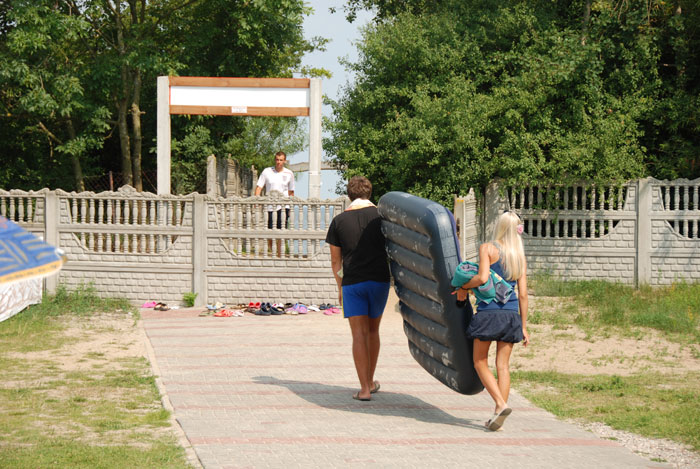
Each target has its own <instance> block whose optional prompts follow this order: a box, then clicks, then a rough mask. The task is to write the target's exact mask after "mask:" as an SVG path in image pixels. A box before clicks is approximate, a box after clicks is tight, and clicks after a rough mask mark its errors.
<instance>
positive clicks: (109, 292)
mask: <svg viewBox="0 0 700 469" xmlns="http://www.w3.org/2000/svg"><path fill="white" fill-rule="evenodd" d="M346 205H347V198H339V199H336V200H325V201H323V200H302V199H298V198H294V197H293V198H281V197H279V196H277V195H272V196H266V197H248V198H238V197H234V198H219V197H217V198H214V197H208V196H204V195H200V194H191V195H187V196H173V195H162V196H158V195H155V194H150V193H143V192H137V191H135V190H134V189H133V188H130V187H128V186H126V187H124V188H122V189H120V190H119V191H118V192H103V193H100V194H95V193H91V192H83V193H68V192H64V191H61V190H57V191H49V190H47V189H44V190H41V191H37V192H34V191H30V192H24V191H17V190H12V191H2V190H0V214H2V215H4V216H6V217H7V218H9V219H11V220H13V221H15V222H17V223H19V224H20V225H22V226H23V227H24V228H26V229H28V230H30V231H32V232H33V233H35V234H37V235H39V236H42V237H44V239H46V241H48V242H49V243H51V244H53V245H55V246H58V247H60V248H61V249H63V250H64V251H65V252H66V255H67V258H68V262H67V263H66V264H65V266H64V268H63V269H62V270H61V272H60V273H59V274H58V275H57V276H54V277H50V278H48V279H47V280H46V287H47V289H49V290H50V291H53V290H55V288H56V286H57V285H58V283H59V282H60V283H61V284H64V285H66V286H67V287H68V288H74V287H77V286H78V285H80V284H88V283H91V284H93V285H94V286H95V288H96V290H97V291H98V293H99V294H101V295H103V296H115V297H117V296H118V297H125V298H128V299H129V300H131V301H133V302H134V303H139V302H143V301H146V300H158V301H164V302H167V303H170V304H178V303H180V302H181V300H182V297H183V294H184V293H186V292H194V293H197V299H196V304H198V305H204V304H206V303H213V302H216V301H221V302H222V303H226V304H235V303H248V302H249V301H263V300H264V301H270V302H278V301H280V302H286V301H293V302H294V301H301V302H307V303H333V302H335V301H337V300H336V298H337V291H336V285H335V280H334V279H333V276H332V274H331V270H330V251H329V249H328V247H327V246H326V245H325V242H324V240H325V234H326V231H327V229H328V225H329V224H330V221H331V220H332V218H333V217H334V216H335V215H336V214H337V213H340V212H341V211H343V210H344V209H345V206H346ZM277 208H280V209H281V212H278V211H277V210H276V209H277ZM287 210H288V211H289V218H288V219H287V220H286V223H284V221H285V220H284V219H286V213H287ZM280 213H281V216H282V217H283V218H284V219H282V220H279V222H280V225H281V226H282V228H281V229H276V227H277V224H278V219H277V218H278V216H280ZM268 217H270V219H268ZM270 222H271V223H272V226H273V227H275V229H269V228H268V224H269V223H270Z"/></svg>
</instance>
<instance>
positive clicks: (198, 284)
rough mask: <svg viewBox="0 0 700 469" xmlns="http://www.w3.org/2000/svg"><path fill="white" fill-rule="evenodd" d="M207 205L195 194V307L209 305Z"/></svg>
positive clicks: (193, 248) (199, 195) (193, 211)
mask: <svg viewBox="0 0 700 469" xmlns="http://www.w3.org/2000/svg"><path fill="white" fill-rule="evenodd" d="M206 266H207V203H206V201H205V200H204V195H202V194H195V195H194V199H193V202H192V292H193V293H196V294H197V297H196V298H195V301H194V305H195V306H204V305H206V304H207V301H208V299H207V276H206V272H205V268H206Z"/></svg>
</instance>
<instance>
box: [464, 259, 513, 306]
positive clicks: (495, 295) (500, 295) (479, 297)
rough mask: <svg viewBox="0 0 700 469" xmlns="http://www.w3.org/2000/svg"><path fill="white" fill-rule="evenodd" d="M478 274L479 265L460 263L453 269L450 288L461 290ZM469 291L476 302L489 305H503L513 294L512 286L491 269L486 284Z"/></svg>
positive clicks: (466, 262) (469, 262) (468, 262)
mask: <svg viewBox="0 0 700 469" xmlns="http://www.w3.org/2000/svg"><path fill="white" fill-rule="evenodd" d="M478 273H479V264H477V263H476V262H471V261H464V262H461V263H460V264H459V265H458V266H457V269H455V275H454V277H452V286H453V287H455V288H461V287H462V285H464V284H466V283H467V282H469V281H470V280H471V279H472V278H474V276H475V275H477V274H478ZM471 291H472V293H474V296H475V297H476V301H477V302H480V303H486V304H489V303H491V302H492V301H497V302H498V303H504V304H505V303H506V302H507V301H508V300H509V299H510V296H511V295H512V294H513V286H512V285H511V284H509V283H508V282H506V281H505V280H504V279H503V277H501V276H500V275H498V274H497V273H496V272H494V271H493V269H490V272H489V277H488V280H486V283H484V284H483V285H479V286H478V287H476V288H472V289H471Z"/></svg>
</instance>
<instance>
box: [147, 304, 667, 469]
mask: <svg viewBox="0 0 700 469" xmlns="http://www.w3.org/2000/svg"><path fill="white" fill-rule="evenodd" d="M395 301H396V298H395V296H394V295H393V292H392V296H391V297H390V303H389V305H388V306H387V310H386V312H385V315H384V319H383V321H382V328H381V331H380V332H381V337H382V349H381V353H380V357H379V365H378V371H377V375H376V378H377V379H378V380H379V381H380V382H381V390H380V391H379V392H378V393H377V394H375V395H373V398H372V401H370V402H359V401H355V400H353V399H352V398H351V396H352V394H353V393H354V392H355V391H356V390H357V387H358V385H357V378H356V374H355V368H354V365H353V361H352V355H351V337H350V331H349V326H348V324H347V321H346V320H344V319H343V318H342V317H340V316H325V315H323V314H322V313H310V314H307V315H299V316H287V315H285V316H267V317H263V316H254V315H246V316H245V317H229V318H216V317H200V316H199V311H200V310H195V309H186V310H175V311H167V312H159V311H152V310H142V318H143V319H142V321H141V324H142V327H143V328H144V331H145V333H146V336H147V337H148V341H149V343H150V355H151V361H152V364H153V366H154V369H155V371H156V374H157V375H158V377H159V383H160V386H161V391H162V392H163V394H164V400H165V401H166V403H168V405H171V406H172V409H173V412H174V416H175V418H176V419H177V421H178V423H179V424H180V426H181V427H182V429H183V430H184V434H185V435H186V438H187V440H188V441H189V444H190V445H191V449H190V454H192V455H193V456H192V457H193V459H195V461H196V462H197V463H198V464H201V466H203V467H204V468H206V469H219V468H221V469H228V468H258V467H273V468H281V467H284V468H297V467H298V468H309V467H324V468H333V467H343V468H348V467H366V466H374V467H383V468H384V467H397V468H410V467H416V468H426V467H436V468H437V467H439V468H452V467H455V468H456V467H459V468H464V467H487V466H492V467H493V466H496V467H514V468H590V467H596V468H628V467H669V466H667V465H664V464H658V463H653V462H650V461H648V460H646V459H644V458H642V457H641V456H638V455H636V454H634V453H632V452H631V451H629V450H627V449H626V448H624V447H622V446H620V445H619V444H618V443H616V442H615V441H610V440H604V439H600V438H597V437H596V436H595V435H593V434H592V433H589V432H587V431H585V430H582V429H580V428H578V427H576V426H574V425H571V424H567V423H565V422H562V421H559V420H557V419H556V418H555V417H554V416H553V415H551V414H549V413H548V412H545V411H544V410H541V409H538V408H536V407H534V406H533V405H532V404H531V403H530V402H529V401H527V400H526V399H525V398H524V397H522V396H520V395H519V394H518V393H517V392H513V393H512V395H511V399H510V406H511V407H512V408H513V413H512V414H511V416H510V417H509V418H508V420H507V421H506V424H505V426H504V429H503V430H502V431H499V432H489V431H486V430H485V429H484V428H483V422H484V421H485V420H486V419H487V418H488V416H489V414H490V413H491V412H492V410H493V404H492V401H491V398H490V397H489V396H488V394H486V393H485V392H482V393H481V394H478V395H476V396H464V395H461V394H458V393H456V392H454V391H452V390H451V389H449V388H447V387H446V386H444V385H443V384H441V383H440V382H438V381H437V380H435V379H434V378H433V377H432V376H430V375H429V374H428V373H427V372H425V371H424V370H423V369H422V368H421V367H420V366H419V365H418V364H417V363H416V362H415V361H414V360H413V358H412V357H411V355H410V353H409V351H408V346H407V342H406V337H405V336H404V333H403V329H402V323H401V316H400V315H399V313H397V312H396V311H395V308H394V303H395ZM514 353H517V350H516V352H514ZM192 449H193V451H192ZM195 454H196V456H194V455H195Z"/></svg>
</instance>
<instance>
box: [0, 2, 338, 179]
mask: <svg viewBox="0 0 700 469" xmlns="http://www.w3.org/2000/svg"><path fill="white" fill-rule="evenodd" d="M309 12H310V10H309V9H308V8H307V7H304V4H303V1H302V0H268V1H261V0H254V1H250V0H159V1H154V2H151V1H149V2H146V1H136V0H100V1H97V0H85V1H79V0H31V1H29V0H9V1H8V2H3V4H2V6H1V7H0V66H1V71H0V85H2V88H3V91H2V92H1V94H0V100H2V101H0V109H2V111H3V116H2V119H3V122H4V123H6V125H4V128H3V129H2V130H0V136H2V135H4V134H6V133H7V132H9V129H10V128H12V129H13V130H15V131H16V130H20V132H21V133H22V134H23V135H25V137H26V138H27V142H24V144H23V145H17V148H18V149H19V148H22V149H23V151H25V152H26V151H28V150H29V149H32V151H35V150H36V151H37V152H38V154H35V153H31V154H29V153H22V154H20V155H18V156H17V164H18V165H20V166H21V163H26V165H29V166H42V165H39V164H35V163H34V162H35V161H39V160H45V159H46V158H45V157H44V156H43V155H41V153H42V150H41V148H42V147H43V149H44V150H43V151H44V152H45V153H52V152H53V151H54V150H55V151H56V152H57V153H59V154H61V155H66V156H70V158H72V159H73V162H74V168H76V169H75V175H74V176H75V181H76V183H75V187H77V188H81V178H82V177H81V176H80V172H79V169H80V168H81V166H87V167H88V168H89V169H90V171H99V170H100V169H101V168H109V169H119V170H120V171H121V173H122V174H123V179H124V182H125V183H127V184H131V185H134V186H135V187H136V188H137V189H141V187H142V181H141V173H142V166H144V165H145V166H148V167H153V166H154V165H155V158H150V159H148V161H144V154H146V155H148V154H149V151H152V149H153V147H155V133H156V132H155V130H156V129H155V126H156V112H155V109H156V99H155V97H156V92H155V86H156V77H157V76H158V75H175V74H180V75H205V76H262V77H275V76H291V74H292V72H293V71H297V72H302V73H303V72H307V73H316V74H317V73H325V72H324V71H323V70H320V71H319V70H303V69H302V68H301V67H300V63H301V57H302V56H303V54H304V53H305V52H307V51H311V50H314V49H315V48H317V47H322V46H323V43H324V40H322V39H319V38H315V39H314V40H311V41H307V40H305V39H304V37H303V31H302V22H303V16H304V15H305V14H308V13H309ZM173 121H174V125H173V127H174V135H177V136H179V138H181V139H184V138H186V137H187V135H183V134H181V133H179V131H180V130H184V131H185V132H187V131H193V132H195V133H196V135H194V136H193V137H192V139H191V140H193V141H199V139H201V138H203V136H204V135H205V134H204V133H202V132H201V131H199V130H197V129H196V127H194V126H192V125H191V120H190V119H186V118H184V119H177V118H175V119H173ZM200 125H204V126H205V127H206V128H207V129H208V130H209V133H208V135H209V137H208V138H209V140H207V142H206V144H207V145H208V146H210V147H212V148H213V149H214V150H215V151H219V150H222V149H223V148H224V144H226V142H228V141H229V140H231V139H236V138H240V135H241V132H244V131H245V130H246V127H245V125H244V124H243V123H242V121H240V120H238V121H236V120H233V119H216V120H214V119H208V120H206V119H205V120H204V121H202V122H200ZM285 129H287V130H288V131H292V132H293V131H297V129H296V126H294V125H287V126H286V127H285ZM32 130H35V131H37V132H43V135H42V136H41V138H37V137H36V136H33V137H32V138H29V135H27V134H28V132H31V131H32ZM59 130H60V132H59ZM44 139H45V140H44ZM114 140H116V142H115V141H114ZM29 143H31V145H29ZM144 145H146V146H147V147H146V150H144ZM176 157H177V155H176ZM117 162H118V163H117ZM80 163H82V165H81V164H80ZM86 163H89V164H86ZM115 166H116V167H115ZM57 167H58V165H57ZM61 167H62V166H61ZM10 173H14V172H13V171H11V172H10ZM34 174H37V173H34ZM7 177H8V180H9V181H10V182H11V181H13V180H16V179H17V177H16V174H15V176H14V177H13V176H12V174H9V173H8V176H7ZM45 180H46V179H45ZM0 182H2V181H0ZM15 187H16V186H15Z"/></svg>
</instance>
